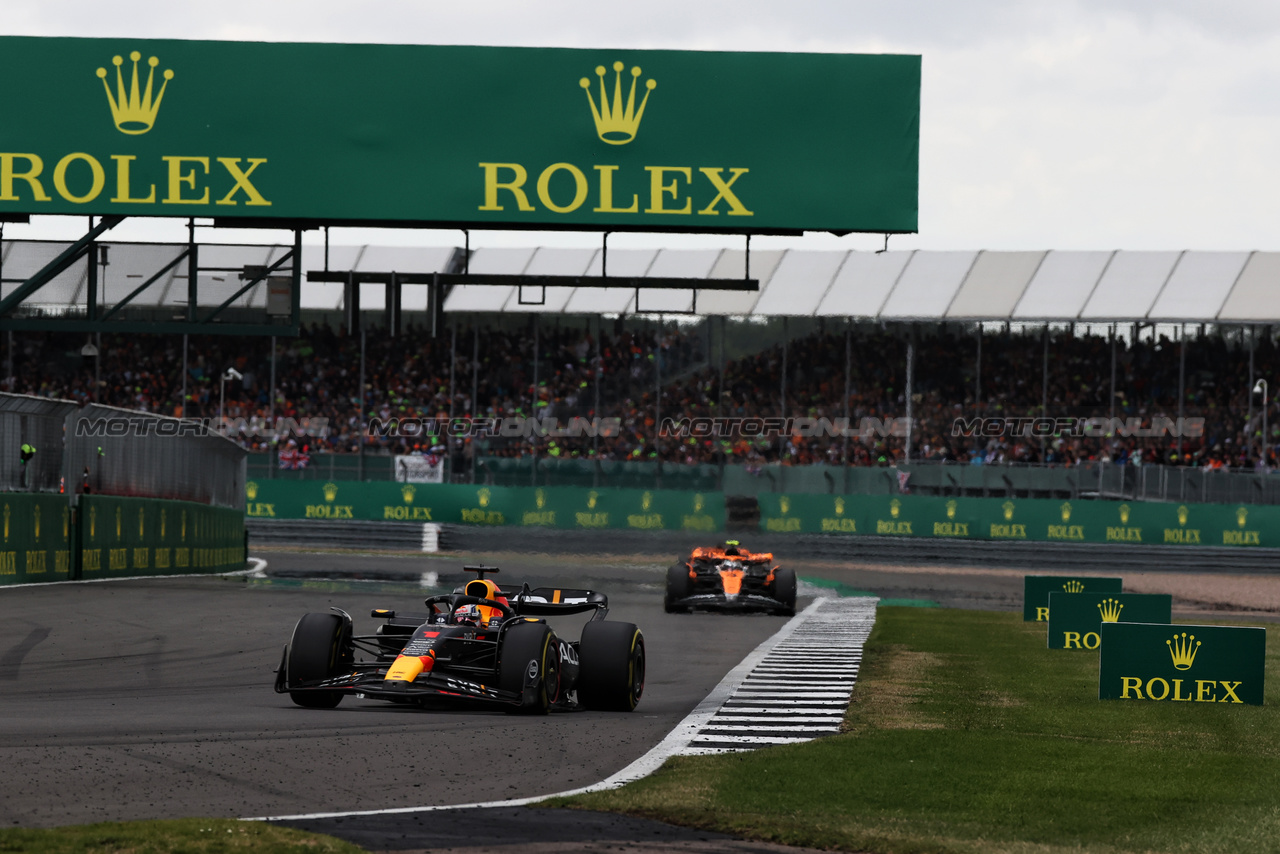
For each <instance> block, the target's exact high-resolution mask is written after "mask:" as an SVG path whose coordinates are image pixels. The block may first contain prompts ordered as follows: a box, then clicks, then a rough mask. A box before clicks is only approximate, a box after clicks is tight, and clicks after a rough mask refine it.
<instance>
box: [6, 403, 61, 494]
mask: <svg viewBox="0 0 1280 854" xmlns="http://www.w3.org/2000/svg"><path fill="white" fill-rule="evenodd" d="M76 408H77V407H76V404H75V403H73V402H71V401H69V400H52V399H50V398H47V397H33V396H30V395H25V394H0V490H3V491H4V492H58V491H59V489H60V487H61V485H62V484H61V478H62V463H63V448H62V430H63V422H64V420H65V419H66V417H67V415H68V414H69V413H71V412H74V411H75V410H76ZM24 445H29V446H31V447H33V448H34V449H35V453H34V455H32V456H31V457H30V458H29V459H28V460H27V461H26V462H25V463H24V462H23V461H22V454H21V450H22V447H23V446H24Z"/></svg>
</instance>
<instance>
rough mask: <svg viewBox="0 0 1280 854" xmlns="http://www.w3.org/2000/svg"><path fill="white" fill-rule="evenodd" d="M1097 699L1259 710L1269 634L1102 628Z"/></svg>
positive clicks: (1230, 629) (1237, 630)
mask: <svg viewBox="0 0 1280 854" xmlns="http://www.w3.org/2000/svg"><path fill="white" fill-rule="evenodd" d="M1101 634H1102V653H1101V664H1100V667H1099V671H1098V699H1100V700H1155V701H1157V702H1184V703H1228V704H1234V703H1247V704H1250V705H1255V706H1261V705H1262V702H1263V696H1264V688H1265V684H1264V680H1265V675H1266V669H1265V664H1266V657H1267V630H1266V629H1262V628H1253V627H1245V626H1183V625H1178V626H1163V625H1146V624H1142V623H1103V624H1102V626H1101Z"/></svg>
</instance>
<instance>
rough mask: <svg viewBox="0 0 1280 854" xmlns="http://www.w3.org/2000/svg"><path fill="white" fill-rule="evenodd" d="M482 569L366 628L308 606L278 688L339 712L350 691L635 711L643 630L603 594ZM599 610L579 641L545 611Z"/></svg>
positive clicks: (527, 707)
mask: <svg viewBox="0 0 1280 854" xmlns="http://www.w3.org/2000/svg"><path fill="white" fill-rule="evenodd" d="M464 569H466V570H467V571H469V572H475V573H476V576H477V577H476V578H475V579H474V580H472V581H469V582H467V584H466V585H465V586H464V587H462V588H460V589H459V590H458V591H455V592H454V593H451V594H446V595H440V596H431V597H429V598H428V599H427V600H426V611H425V612H422V613H404V612H397V611H390V610H384V609H376V610H374V611H373V613H372V615H371V616H373V617H374V618H378V619H381V620H383V623H382V624H381V625H379V626H378V627H377V630H376V631H375V632H374V634H372V635H357V634H356V633H355V631H354V628H353V620H352V619H351V616H350V615H349V614H347V613H346V612H345V611H342V610H339V609H337V608H334V609H332V610H331V612H330V613H316V614H306V615H305V616H303V618H302V619H301V620H299V621H298V624H297V625H296V626H295V627H294V629H293V636H292V638H291V639H290V641H289V643H288V644H287V645H286V646H285V648H284V651H283V653H282V655H281V659H280V667H279V669H278V670H277V671H276V682H275V689H276V693H280V694H285V693H287V694H288V695H289V697H290V699H292V700H293V702H294V703H296V704H297V705H299V706H304V707H306V708H313V709H332V708H334V707H335V706H337V705H338V704H339V703H340V702H342V699H343V697H345V696H347V695H348V694H351V695H355V696H356V697H360V698H366V699H373V700H390V701H394V702H399V703H419V704H422V705H426V704H428V703H431V702H440V701H445V702H447V701H472V702H480V703H482V704H489V705H493V706H497V707H502V708H505V709H507V710H508V711H511V712H524V713H532V714H545V713H547V712H548V711H550V710H551V709H553V708H555V709H573V708H584V709H609V710H617V711H624V712H626V711H631V710H632V709H634V708H635V707H636V703H637V702H639V700H640V695H641V694H642V693H643V692H644V676H645V651H644V636H643V635H642V634H641V633H640V629H639V628H637V627H636V626H635V625H634V624H632V623H622V622H616V621H612V622H611V621H606V620H605V616H606V615H607V614H608V612H609V601H608V599H607V598H606V597H605V595H604V594H603V593H598V592H595V591H592V590H576V589H562V588H549V587H537V588H533V589H530V588H529V585H528V584H525V585H523V586H522V587H521V588H520V589H519V590H516V591H504V590H502V589H500V588H499V587H498V585H497V584H496V583H495V582H494V581H493V580H492V579H490V578H486V575H491V574H493V573H496V572H498V569H497V568H496V567H486V566H468V567H464ZM586 612H591V613H592V616H591V619H590V620H589V621H588V622H587V624H586V625H585V626H584V627H583V629H582V637H581V639H580V640H577V641H566V640H563V639H561V638H560V637H558V636H557V635H556V633H555V632H554V631H553V630H552V629H551V627H550V626H548V625H547V621H546V617H550V616H559V615H564V614H579V613H586Z"/></svg>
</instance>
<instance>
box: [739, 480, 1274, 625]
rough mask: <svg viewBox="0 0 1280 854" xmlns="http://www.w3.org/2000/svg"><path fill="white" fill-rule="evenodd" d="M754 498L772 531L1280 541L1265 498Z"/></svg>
mask: <svg viewBox="0 0 1280 854" xmlns="http://www.w3.org/2000/svg"><path fill="white" fill-rule="evenodd" d="M757 498H758V500H759V503H760V530H761V531H766V532H775V533H785V532H793V533H811V534H821V533H828V534H872V535H880V536H892V537H942V538H948V539H957V538H958V539H980V540H1012V541H1019V540H1026V541H1037V542H1068V543H1069V542H1076V543H1134V544H1142V545H1204V546H1236V547H1242V548H1248V547H1251V546H1269V547H1273V548H1275V547H1280V507H1272V506H1267V505H1223V504H1168V503H1162V502H1154V501H1152V502H1139V501H1134V502H1132V503H1129V502H1123V501H1062V500H1052V499H1044V498H944V497H934V496H923V495H818V494H785V493H761V494H760V495H759V496H757ZM1045 604H1047V603H1045Z"/></svg>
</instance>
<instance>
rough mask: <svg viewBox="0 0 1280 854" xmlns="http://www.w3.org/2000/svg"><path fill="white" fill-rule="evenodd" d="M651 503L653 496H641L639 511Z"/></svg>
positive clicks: (646, 508)
mask: <svg viewBox="0 0 1280 854" xmlns="http://www.w3.org/2000/svg"><path fill="white" fill-rule="evenodd" d="M652 503H653V496H652V495H650V494H649V493H647V492H646V493H645V494H644V495H641V496H640V509H641V510H644V511H646V512H647V511H648V510H649V505H650V504H652ZM784 512H785V511H784Z"/></svg>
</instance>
